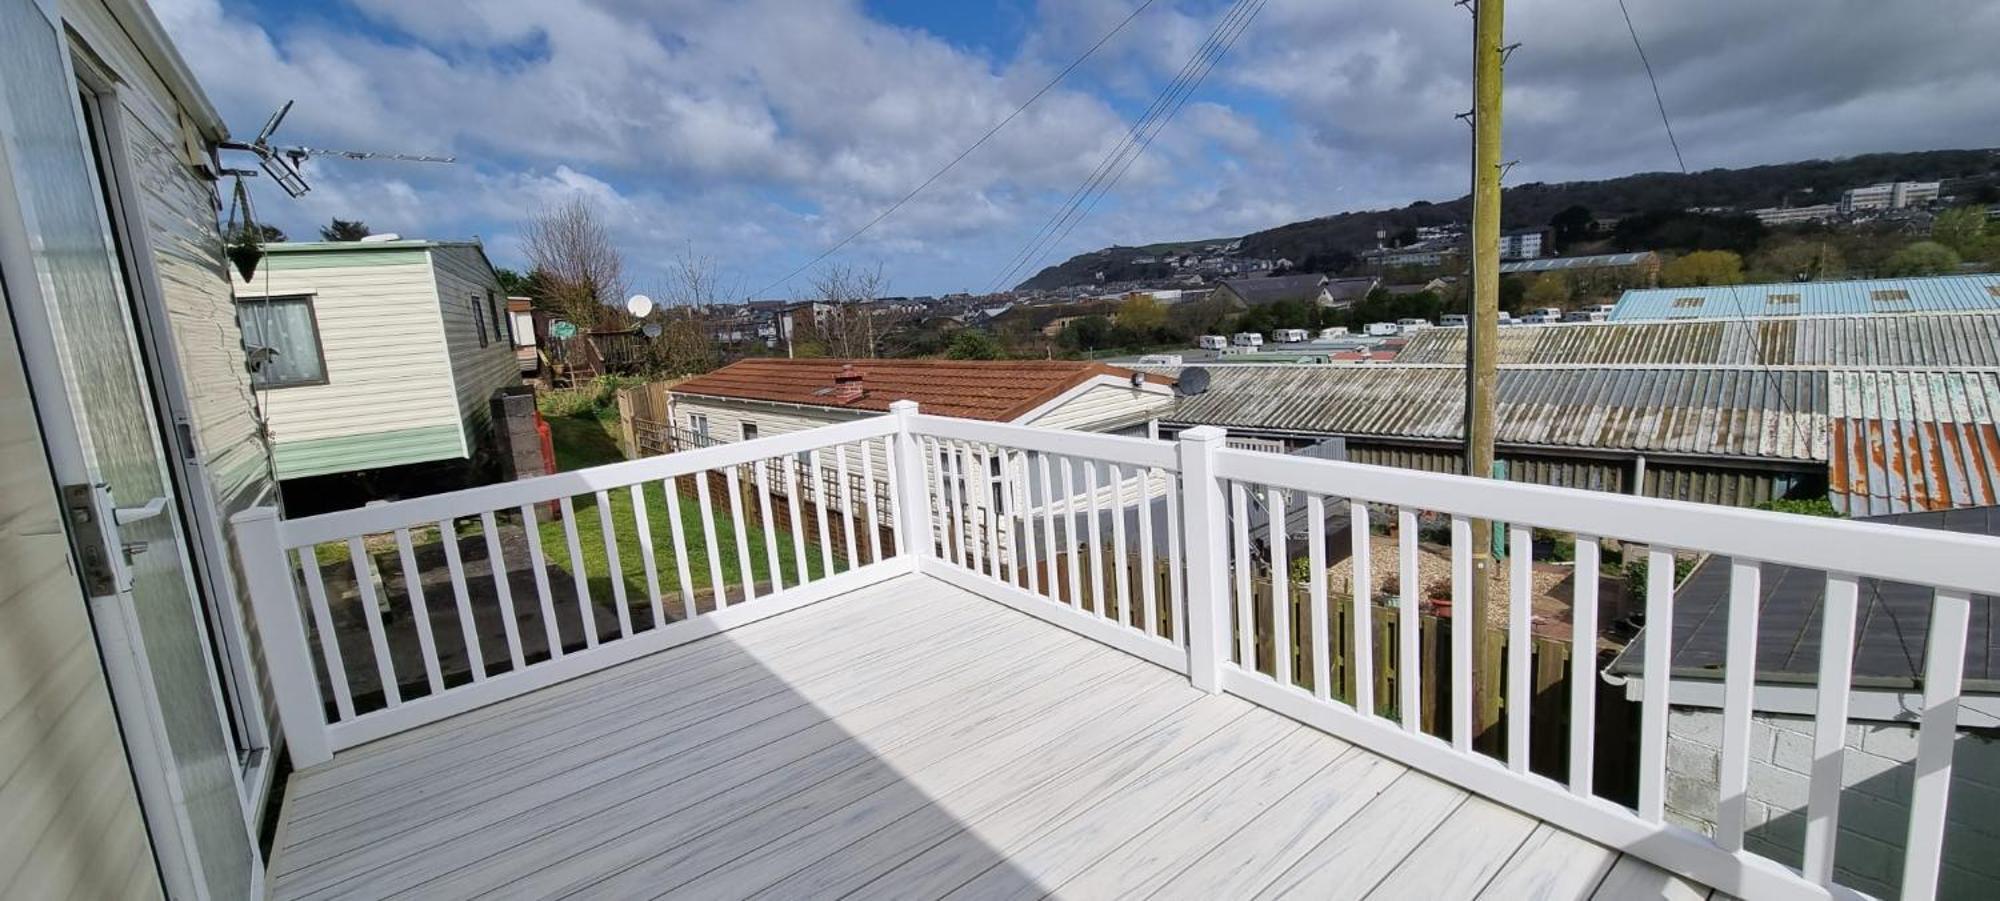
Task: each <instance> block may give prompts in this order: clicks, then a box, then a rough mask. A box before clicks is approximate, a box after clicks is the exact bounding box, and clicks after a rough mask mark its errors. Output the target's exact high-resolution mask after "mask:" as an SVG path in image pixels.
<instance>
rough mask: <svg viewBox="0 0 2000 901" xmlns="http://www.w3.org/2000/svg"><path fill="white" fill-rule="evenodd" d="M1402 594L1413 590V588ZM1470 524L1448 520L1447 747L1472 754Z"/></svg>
mask: <svg viewBox="0 0 2000 901" xmlns="http://www.w3.org/2000/svg"><path fill="white" fill-rule="evenodd" d="M1404 590H1405V591H1411V590H1414V586H1412V587H1406V588H1405V589H1404ZM1482 625H1484V624H1483V623H1475V622H1473V621H1472V521H1471V520H1469V519H1466V518H1465V517H1463V516H1453V517H1452V518H1451V685H1450V688H1451V746H1452V748H1454V749H1455V750H1457V751H1458V753H1460V754H1470V753H1472V686H1473V684H1474V683H1473V679H1474V676H1473V673H1472V640H1473V637H1474V636H1476V635H1477V634H1478V633H1479V630H1480V627H1481V626H1482Z"/></svg>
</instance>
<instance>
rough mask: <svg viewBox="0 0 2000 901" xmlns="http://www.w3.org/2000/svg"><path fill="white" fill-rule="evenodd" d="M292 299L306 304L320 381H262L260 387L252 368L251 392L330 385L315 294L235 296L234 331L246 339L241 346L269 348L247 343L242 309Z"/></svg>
mask: <svg viewBox="0 0 2000 901" xmlns="http://www.w3.org/2000/svg"><path fill="white" fill-rule="evenodd" d="M293 300H296V301H300V302H302V303H304V304H305V305H306V320H307V321H308V322H311V323H312V335H313V351H314V355H315V356H314V358H315V359H316V360H318V362H319V378H317V379H299V380H297V381H289V382H281V383H277V384H272V383H270V382H263V383H261V384H260V383H259V378H258V376H259V373H260V370H259V369H252V370H250V390H252V391H282V390H284V389H286V388H312V387H315V386H319V385H328V384H332V372H331V371H330V370H328V369H327V365H326V333H325V331H323V330H322V329H321V328H320V325H319V295H317V294H314V293H312V292H302V293H297V294H253V295H238V296H237V297H236V323H237V330H238V331H240V332H242V333H243V336H244V339H245V340H244V342H243V343H244V344H245V345H246V346H254V347H271V346H270V345H268V344H255V345H252V344H250V342H249V340H248V339H249V337H250V335H249V330H248V329H245V328H243V322H244V318H243V316H244V312H245V310H244V307H246V306H251V305H255V304H270V303H274V302H277V301H293ZM258 337H260V338H266V337H269V336H267V335H262V334H260V335H259V336H258ZM272 349H273V350H276V349H277V348H272Z"/></svg>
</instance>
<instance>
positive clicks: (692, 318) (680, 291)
mask: <svg viewBox="0 0 2000 901" xmlns="http://www.w3.org/2000/svg"><path fill="white" fill-rule="evenodd" d="M655 294H657V295H658V296H657V298H656V300H657V301H658V305H657V306H656V307H655V309H654V311H653V313H652V314H651V315H650V316H649V317H648V318H649V319H651V320H653V321H655V322H657V323H658V324H659V326H660V334H659V337H657V338H654V339H652V341H650V342H649V343H648V344H647V361H646V362H647V369H648V370H650V374H652V375H661V376H677V375H690V374H694V373H701V372H707V371H709V370H711V369H714V368H715V367H716V365H717V364H719V363H720V362H721V360H720V359H719V358H718V356H719V355H718V353H717V349H716V344H715V342H714V341H713V340H711V337H710V330H709V328H708V324H709V318H710V314H709V311H710V310H711V309H713V308H714V306H715V305H716V304H717V303H719V302H721V299H722V292H721V290H720V289H719V288H718V287H717V279H716V275H715V261H714V260H712V259H710V258H708V257H704V256H697V255H696V254H695V252H694V246H693V245H692V244H689V245H685V246H684V247H683V248H682V249H681V254H680V256H679V257H677V258H675V259H674V261H673V262H672V263H670V264H669V265H668V266H667V279H666V284H665V285H662V286H660V289H659V290H658V291H656V292H655ZM614 315H615V313H614Z"/></svg>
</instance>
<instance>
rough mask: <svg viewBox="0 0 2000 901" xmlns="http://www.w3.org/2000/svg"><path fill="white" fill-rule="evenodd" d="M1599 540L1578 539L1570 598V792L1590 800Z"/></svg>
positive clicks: (1594, 753) (1594, 740)
mask: <svg viewBox="0 0 2000 901" xmlns="http://www.w3.org/2000/svg"><path fill="white" fill-rule="evenodd" d="M1598 561H1599V553H1598V546H1597V539H1596V538H1594V537H1591V536H1587V535H1578V536H1576V574H1575V576H1574V578H1573V580H1572V585H1574V587H1575V590H1574V592H1573V593H1572V594H1571V596H1570V651H1569V656H1570V663H1569V790H1570V793H1571V794H1574V795H1576V796H1578V797H1581V798H1588V797H1591V795H1592V793H1593V788H1592V785H1591V781H1592V779H1593V778H1594V775H1595V772H1596V767H1595V766H1594V765H1593V764H1594V763H1595V760H1596V756H1597V580H1598V578H1599V577H1598Z"/></svg>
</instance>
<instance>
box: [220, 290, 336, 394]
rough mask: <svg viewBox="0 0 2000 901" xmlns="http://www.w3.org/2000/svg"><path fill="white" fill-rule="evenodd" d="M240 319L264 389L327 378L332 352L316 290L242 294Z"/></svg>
mask: <svg viewBox="0 0 2000 901" xmlns="http://www.w3.org/2000/svg"><path fill="white" fill-rule="evenodd" d="M236 321H237V323H238V324H239V325H240V326H241V327H242V329H243V344H244V348H245V349H246V350H247V351H249V354H250V363H251V369H250V386H251V387H253V388H256V389H258V390H260V391H261V390H268V389H271V388H292V387H297V386H301V385H324V384H326V354H325V352H324V351H323V350H322V349H321V348H320V340H319V318H318V316H316V315H315V314H314V313H313V301H312V296H311V295H306V294H299V295H293V296H288V297H245V298H242V299H240V300H239V301H238V303H237V305H236ZM260 358H261V359H260Z"/></svg>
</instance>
